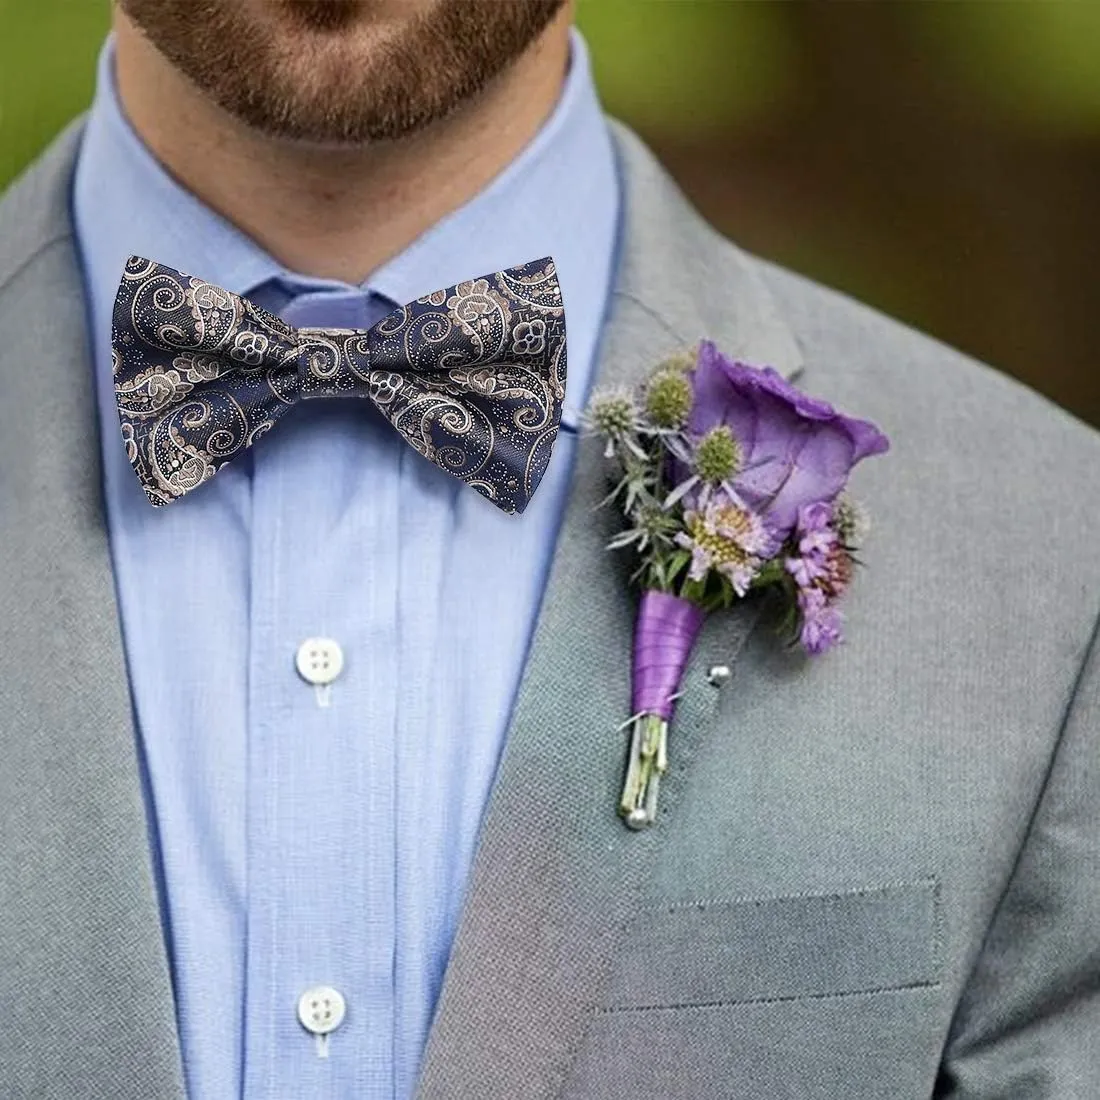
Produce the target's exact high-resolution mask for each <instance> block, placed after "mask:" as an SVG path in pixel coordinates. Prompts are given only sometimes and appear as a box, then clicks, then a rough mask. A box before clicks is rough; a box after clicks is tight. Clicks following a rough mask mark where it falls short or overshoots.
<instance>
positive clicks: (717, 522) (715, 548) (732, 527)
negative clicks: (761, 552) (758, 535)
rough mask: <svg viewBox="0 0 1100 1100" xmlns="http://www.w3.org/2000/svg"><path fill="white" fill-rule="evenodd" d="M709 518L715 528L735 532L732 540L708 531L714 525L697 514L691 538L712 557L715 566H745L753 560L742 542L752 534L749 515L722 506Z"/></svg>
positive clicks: (731, 506) (739, 510) (734, 508)
mask: <svg viewBox="0 0 1100 1100" xmlns="http://www.w3.org/2000/svg"><path fill="white" fill-rule="evenodd" d="M710 518H711V519H712V520H713V521H714V522H713V525H714V527H720V528H722V529H724V530H728V531H732V532H733V535H732V537H731V536H730V535H724V534H719V533H718V531H717V530H709V529H708V528H709V527H710V526H711V525H710V524H708V523H707V522H706V518H705V517H704V516H703V515H702V514H701V513H698V512H697V513H696V514H695V515H694V516H692V518H691V520H690V522H689V523H688V530H689V531H690V532H691V537H692V538H693V539H694V540H695V542H696V543H697V544H698V545H699V546H700V547H701V548H702V549H703V550H705V551H706V552H707V553H708V554H709V555H710V556H711V558H712V559H713V561H714V564H715V565H727V564H733V565H745V564H746V563H747V562H748V561H749V560H750V559H751V557H752V555H751V554H749V553H747V552H746V551H745V550H744V549H743V548H742V547H741V545H740V540H742V539H745V538H748V537H749V536H751V534H752V519H751V517H750V516H749V514H748V512H746V511H744V510H743V509H741V508H736V507H734V506H733V505H723V506H722V507H719V508H714V509H712V510H711V512H710Z"/></svg>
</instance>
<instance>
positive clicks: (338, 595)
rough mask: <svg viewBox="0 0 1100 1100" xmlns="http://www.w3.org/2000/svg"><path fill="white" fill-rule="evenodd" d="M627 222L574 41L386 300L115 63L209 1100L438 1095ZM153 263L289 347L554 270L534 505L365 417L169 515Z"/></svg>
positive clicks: (168, 905)
mask: <svg viewBox="0 0 1100 1100" xmlns="http://www.w3.org/2000/svg"><path fill="white" fill-rule="evenodd" d="M619 201H620V200H619V183H618V180H617V176H616V168H615V161H614V156H613V150H612V146H611V141H610V135H609V133H608V130H607V126H606V123H605V120H604V118H603V115H602V113H601V110H600V107H599V104H598V101H597V98H596V95H595V92H594V89H593V84H592V79H591V75H590V70H589V64H588V58H587V55H586V51H585V47H584V43H583V42H582V40H581V39H580V37H579V36H578V35H577V34H576V33H575V32H574V36H573V40H572V58H571V64H570V69H569V75H568V79H567V81H566V83H565V85H564V88H563V91H562V94H561V97H560V100H559V102H558V104H557V107H556V109H555V111H554V113H553V115H552V117H551V118H550V119H549V120H548V121H547V122H546V124H545V125H544V126H543V127H542V129H541V131H540V132H539V133H538V135H537V136H536V137H535V139H534V140H533V141H532V142H531V143H530V144H529V145H528V147H527V148H526V149H525V150H524V151H523V152H522V153H521V155H520V156H519V157H518V158H517V159H516V160H515V161H513V163H511V164H510V165H509V166H508V167H507V168H506V169H505V170H504V171H503V172H502V173H501V174H500V175H499V176H498V177H497V178H496V179H495V180H493V181H492V183H491V184H490V185H489V186H488V187H486V188H485V189H484V190H483V191H482V192H481V193H480V194H479V195H477V196H476V197H475V198H474V199H473V200H471V201H470V202H468V203H467V204H466V205H465V206H463V207H462V208H461V209H459V210H457V211H456V212H455V213H453V214H452V215H450V216H449V217H447V218H445V219H444V220H443V221H441V222H440V223H439V224H437V225H436V226H435V227H433V228H432V229H431V230H430V231H429V232H427V233H425V234H424V235H423V236H422V237H420V238H419V239H417V240H416V241H414V242H413V244H412V245H411V246H410V247H409V248H408V249H407V250H406V251H405V252H403V253H402V254H401V255H400V256H397V257H396V258H394V259H393V260H391V261H389V262H388V263H386V264H385V265H384V266H383V267H382V268H380V269H379V270H378V271H376V272H375V273H374V274H373V275H372V276H371V277H370V278H369V279H368V281H367V282H366V283H365V284H364V285H363V286H362V287H350V286H347V285H345V284H342V283H339V282H334V281H331V280H321V279H314V278H304V277H301V276H299V275H296V274H294V273H292V272H287V271H285V270H284V269H282V268H281V267H280V266H279V264H277V263H276V262H275V261H274V260H273V259H271V257H269V256H267V255H265V253H264V252H263V251H262V249H260V248H259V247H258V246H257V245H256V244H255V243H254V242H253V241H251V240H249V239H247V238H246V237H244V236H243V235H242V234H241V233H239V232H238V231H237V230H235V229H234V228H233V227H232V226H231V225H229V224H228V223H227V222H225V221H224V220H223V219H222V218H220V217H219V216H218V215H217V214H215V213H214V212H213V211H211V210H210V209H208V208H207V207H205V206H204V205H203V204H202V203H201V202H200V201H198V200H197V199H196V198H195V197H194V196H193V195H191V194H189V193H188V192H187V191H186V190H184V189H183V188H182V187H181V186H180V185H179V184H178V183H177V182H176V181H174V180H173V178H172V177H171V176H170V175H169V174H168V173H167V172H166V171H165V169H164V168H163V167H162V166H161V165H159V164H158V163H157V162H156V161H155V159H154V158H153V157H152V156H151V154H150V153H149V151H148V150H147V149H146V148H145V147H144V146H143V144H142V143H141V141H140V140H139V139H138V138H137V136H136V135H135V133H134V131H133V130H132V129H131V128H130V126H129V124H128V122H127V121H126V119H125V117H124V116H123V114H122V111H121V108H120V105H119V102H118V99H117V95H116V91H115V88H114V82H113V43H112V42H111V41H108V43H107V44H106V46H105V47H104V50H103V52H102V55H101V57H100V64H99V73H98V85H97V91H96V96H95V102H94V105H93V107H92V111H91V114H90V117H89V119H88V124H87V128H86V131H85V136H84V140H83V146H82V150H81V154H80V159H79V163H78V168H77V172H76V177H75V180H74V191H73V202H74V215H75V220H76V227H77V234H78V240H79V245H80V249H81V254H82V259H83V264H84V271H85V276H86V279H87V286H88V291H89V294H88V297H89V316H90V331H91V335H92V339H93V346H94V363H95V369H96V394H97V400H98V405H99V412H100V417H101V428H102V432H101V435H102V444H103V461H104V491H105V500H106V509H107V519H108V525H109V533H110V543H111V552H112V559H113V565H114V573H115V578H116V585H117V592H118V599H119V607H120V614H121V622H122V630H123V639H124V644H125V651H126V657H127V662H128V670H129V677H130V683H131V686H132V698H133V704H134V717H135V725H136V728H137V730H138V737H139V746H138V747H139V750H140V752H141V757H142V762H143V769H144V774H145V782H146V799H147V805H148V809H149V822H150V832H151V836H152V837H153V841H154V853H153V858H154V866H155V869H156V872H157V876H158V886H159V889H160V891H161V901H162V912H163V914H164V925H165V936H166V941H167V944H168V949H169V957H170V960H171V965H172V973H173V980H174V984H175V991H176V1002H177V1006H178V1019H179V1031H180V1037H181V1042H182V1047H183V1057H184V1069H185V1074H186V1079H187V1086H188V1091H189V1095H190V1096H191V1097H192V1098H193V1100H225V1098H226V1097H232V1096H242V1097H246V1098H249V1100H252V1098H255V1100H260V1098H263V1100H267V1098H276V1097H278V1098H284V1097H295V1098H298V1097H309V1098H310V1100H315V1098H327V1097H349V1098H350V1097H354V1098H356V1100H375V1098H383V1097H384V1098H386V1100H391V1098H399V1100H404V1098H406V1097H409V1096H410V1095H411V1094H412V1092H413V1089H414V1086H415V1082H416V1074H417V1070H418V1066H419V1063H420V1058H421V1054H422V1052H423V1047H424V1043H425V1040H426V1037H427V1034H428V1029H429V1026H430V1023H431V1019H432V1013H433V1010H434V1007H435V1003H436V999H437V997H438V994H439V990H440V985H441V981H442V977H443V972H444V968H445V967H446V963H447V958H448V954H449V951H450V946H451V941H452V938H453V934H454V931H455V927H456V924H457V921H458V917H459V913H460V909H461V905H462V901H463V892H464V888H465V883H466V879H467V874H468V871H469V867H470V863H471V859H472V856H473V852H474V847H475V842H476V839H477V834H478V829H479V826H480V822H481V817H482V813H483V810H484V807H485V804H486V801H487V798H488V794H489V790H490V787H491V784H492V780H493V777H494V774H495V769H496V766H497V762H498V758H499V756H500V752H501V748H502V746H503V742H504V737H505V733H506V730H507V723H508V719H509V716H510V712H511V709H512V705H513V702H514V698H515V694H516V689H517V687H518V684H519V678H520V674H521V671H522V668H523V664H524V660H525V657H526V653H527V649H528V645H529V642H530V638H531V634H532V628H533V626H534V622H535V617H536V614H537V611H538V607H539V602H540V600H541V596H542V591H543V587H544V583H545V580H546V574H547V569H548V565H549V561H550V556H551V551H552V548H553V545H554V542H555V539H556V536H557V531H558V527H559V523H560V519H561V516H562V511H563V506H564V503H565V499H566V489H567V482H568V478H569V474H570V470H571V467H572V463H573V459H574V449H575V445H576V437H575V434H574V431H575V427H576V417H577V410H578V408H580V407H583V403H584V401H585V398H586V395H587V392H588V388H589V380H590V377H591V373H592V368H593V363H594V359H595V355H596V352H597V344H598V339H599V334H600V330H601V326H602V321H603V316H604V312H605V308H606V305H607V301H608V289H609V284H610V281H611V277H612V274H613V268H614V264H615V253H616V240H617V234H618V221H619ZM131 253H135V254H138V255H143V256H147V257H150V258H152V259H156V260H159V261H161V262H162V263H166V264H169V265H171V266H173V267H176V268H178V269H179V270H181V271H184V272H187V273H189V274H193V275H198V276H200V277H202V278H204V279H207V280H209V281H211V282H214V283H217V284H219V285H222V286H224V287H226V288H228V289H230V290H233V291H236V292H237V293H241V294H247V295H249V296H250V297H252V298H253V299H254V300H256V301H257V302H258V303H259V304H261V305H264V306H266V307H267V308H268V309H270V310H272V311H274V312H278V313H281V314H282V315H283V316H285V317H286V319H287V320H289V321H291V322H292V323H296V324H302V325H333V326H338V327H367V326H369V325H370V324H372V323H374V321H376V320H378V319H379V318H381V317H382V316H383V315H384V314H385V313H386V312H388V311H389V310H390V309H391V308H393V306H395V305H398V304H403V303H404V302H406V301H408V300H411V299H413V298H416V297H419V296H420V295H423V294H425V293H427V292H429V291H432V290H435V289H437V288H442V287H445V286H447V285H449V284H453V283H456V282H458V281H460V280H462V279H467V278H470V277H473V276H477V275H482V274H486V273H488V272H491V271H495V270H498V269H500V268H503V267H507V266H510V265H512V264H516V263H520V262H524V261H526V260H531V259H536V258H539V257H541V256H545V255H552V256H553V257H554V258H555V260H556V261H557V265H558V273H559V278H560V281H561V285H562V290H563V295H564V299H565V306H566V314H567V319H568V341H569V375H568V387H567V395H566V411H565V415H564V418H563V424H564V427H563V429H562V431H561V432H560V433H559V437H558V441H557V443H556V446H555V449H554V453H553V457H552V459H551V462H550V466H549V469H548V471H547V473H546V476H545V478H544V480H543V482H542V484H541V485H540V487H539V489H538V491H537V492H536V493H535V496H534V499H533V501H532V503H531V505H530V506H529V507H528V509H527V510H526V512H524V513H523V515H522V516H507V515H504V514H502V513H501V512H500V511H499V510H497V509H496V508H495V507H494V506H493V505H492V504H490V503H489V502H488V501H487V500H485V499H484V498H483V497H481V496H480V494H478V493H475V492H473V491H472V490H470V489H469V488H467V487H465V486H463V485H462V484H461V483H460V482H458V481H457V480H456V479H455V478H453V477H451V476H450V475H448V474H446V473H444V472H442V471H441V470H440V469H438V468H437V467H436V466H435V465H433V464H432V463H430V462H429V461H427V460H426V459H424V458H422V457H421V456H420V455H419V454H417V453H416V452H415V451H413V449H412V448H411V447H409V446H408V445H407V444H405V443H404V442H403V441H402V440H401V439H400V438H399V437H398V436H397V434H396V433H395V432H394V431H393V429H392V428H391V427H390V426H389V425H388V424H387V423H386V422H385V421H384V420H383V419H382V417H381V416H380V415H379V414H378V413H377V411H376V410H375V409H374V408H373V406H371V405H370V404H369V403H368V402H365V401H353V400H350V399H346V398H345V399H330V400H324V399H322V400H316V401H310V402H306V403H303V404H301V405H299V406H298V407H297V408H296V409H295V410H294V413H293V414H292V415H291V416H290V417H288V418H287V419H286V420H285V421H284V422H282V423H280V425H279V426H278V427H277V429H276V430H274V431H272V432H271V433H269V434H268V435H265V436H263V437H261V438H260V439H259V440H258V441H257V442H256V443H255V444H254V445H253V446H252V447H251V448H250V450H249V451H247V452H246V453H245V455H243V456H241V457H240V458H239V459H238V460H237V461H235V462H233V463H230V464H229V465H228V466H227V467H225V468H224V469H222V470H221V471H220V472H219V473H218V475H217V476H216V477H215V478H214V479H213V480H212V481H209V482H207V483H205V484H204V485H202V486H200V487H199V488H198V489H196V490H195V491H194V492H192V493H190V494H188V496H187V497H185V498H184V499H182V500H179V501H177V502H176V503H174V504H172V505H170V506H169V507H167V508H160V509H154V508H152V507H150V505H149V503H148V501H147V500H146V499H145V496H144V494H143V493H142V491H141V488H140V486H139V484H138V480H137V478H136V476H135V474H134V472H133V470H132V469H131V467H130V465H129V463H128V462H127V460H126V457H125V453H124V450H123V446H122V441H121V436H120V432H119V424H118V415H117V411H116V406H115V401H114V394H113V389H112V383H111V355H110V316H111V307H112V303H113V299H114V294H115V290H116V288H117V285H118V281H119V278H120V276H121V273H122V267H123V262H124V260H125V258H126V257H127V256H128V255H129V254H131ZM311 638H323V639H327V640H328V641H329V642H330V643H334V645H335V646H338V647H339V650H340V653H341V654H342V656H343V662H344V665H343V669H342V671H341V672H340V674H339V675H338V676H337V677H336V679H335V680H334V681H333V682H332V683H331V685H330V686H329V687H328V689H327V692H328V695H327V698H326V697H325V690H326V689H321V688H318V687H316V686H315V685H312V684H311V683H308V682H307V681H306V679H304V678H303V677H302V676H301V675H299V673H298V671H296V657H297V654H298V652H299V650H300V647H302V645H303V643H304V642H306V641H307V639H311ZM330 648H331V649H332V650H333V651H334V647H330ZM315 986H328V987H331V988H333V989H335V990H337V991H338V992H339V993H340V994H341V995H342V996H343V998H344V1000H345V1002H346V1006H347V1008H346V1017H345V1019H344V1021H343V1023H342V1024H341V1025H340V1026H339V1027H338V1028H337V1029H336V1030H335V1031H334V1032H333V1033H332V1034H331V1036H330V1037H329V1042H328V1046H327V1051H326V1056H324V1057H322V1056H321V1053H320V1049H319V1046H318V1044H317V1042H316V1040H315V1037H314V1036H312V1035H311V1034H309V1033H308V1032H307V1031H306V1030H305V1028H304V1027H303V1026H302V1025H301V1023H300V1022H299V1020H298V1016H297V1006H298V1001H299V998H300V996H301V995H302V993H303V992H304V991H306V990H307V989H309V988H311V987H315Z"/></svg>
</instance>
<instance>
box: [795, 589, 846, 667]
mask: <svg viewBox="0 0 1100 1100" xmlns="http://www.w3.org/2000/svg"><path fill="white" fill-rule="evenodd" d="M800 602H801V601H800ZM843 622H844V616H843V615H842V614H841V613H840V610H839V609H838V608H837V607H836V606H835V605H834V604H831V603H823V604H822V605H821V606H819V607H818V606H815V607H814V608H812V609H811V610H809V611H806V610H804V611H803V613H802V631H801V635H800V638H799V640H800V641H801V642H802V648H803V649H805V650H806V652H807V653H809V654H810V655H811V656H814V657H817V656H818V655H820V654H822V653H824V652H825V651H826V650H827V649H831V648H832V647H833V646H834V645H836V644H837V643H838V642H842V641H843V640H844V635H843V631H842V629H841V628H842V625H843Z"/></svg>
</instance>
